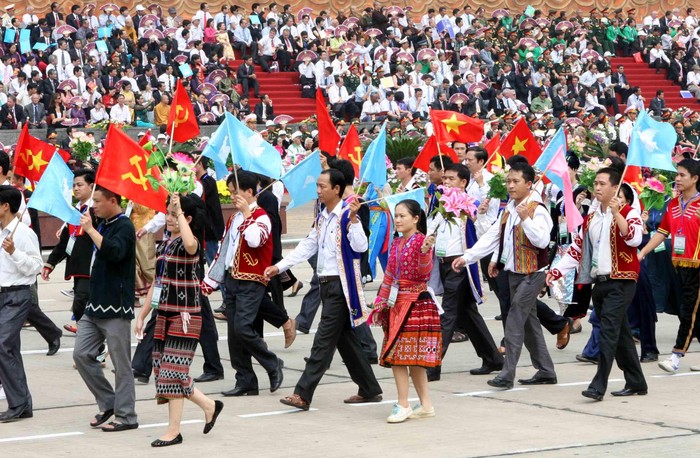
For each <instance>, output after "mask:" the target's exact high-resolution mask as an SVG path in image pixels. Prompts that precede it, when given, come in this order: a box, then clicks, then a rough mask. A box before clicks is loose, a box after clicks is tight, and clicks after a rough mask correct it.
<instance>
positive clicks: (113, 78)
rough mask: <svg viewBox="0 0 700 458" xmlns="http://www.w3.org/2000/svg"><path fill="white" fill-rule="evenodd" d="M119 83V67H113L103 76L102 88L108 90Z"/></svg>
mask: <svg viewBox="0 0 700 458" xmlns="http://www.w3.org/2000/svg"><path fill="white" fill-rule="evenodd" d="M117 81H119V76H117V67H111V68H110V69H109V72H108V73H107V74H106V75H104V76H102V86H104V88H105V89H107V90H109V88H111V87H114V85H115V84H117Z"/></svg>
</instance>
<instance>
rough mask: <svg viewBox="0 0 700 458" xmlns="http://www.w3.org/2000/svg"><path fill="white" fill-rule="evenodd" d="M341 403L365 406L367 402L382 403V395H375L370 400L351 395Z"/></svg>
mask: <svg viewBox="0 0 700 458" xmlns="http://www.w3.org/2000/svg"><path fill="white" fill-rule="evenodd" d="M343 402H344V403H345V404H365V403H368V402H382V395H381V394H377V395H376V396H372V397H370V398H363V397H362V396H360V395H359V394H353V395H352V396H350V397H349V398H347V399H345V400H344V401H343Z"/></svg>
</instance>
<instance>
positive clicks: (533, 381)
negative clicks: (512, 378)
mask: <svg viewBox="0 0 700 458" xmlns="http://www.w3.org/2000/svg"><path fill="white" fill-rule="evenodd" d="M518 383H519V384H521V385H556V384H557V378H556V377H532V378H527V379H522V378H521V379H520V380H518Z"/></svg>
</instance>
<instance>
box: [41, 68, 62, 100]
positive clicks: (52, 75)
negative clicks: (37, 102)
mask: <svg viewBox="0 0 700 458" xmlns="http://www.w3.org/2000/svg"><path fill="white" fill-rule="evenodd" d="M57 87H58V78H57V75H56V70H53V69H52V70H49V71H48V73H47V78H46V79H44V80H42V81H41V93H42V94H43V96H44V100H43V103H44V106H46V107H47V106H49V103H50V102H51V96H53V94H54V93H55V92H56V88H57Z"/></svg>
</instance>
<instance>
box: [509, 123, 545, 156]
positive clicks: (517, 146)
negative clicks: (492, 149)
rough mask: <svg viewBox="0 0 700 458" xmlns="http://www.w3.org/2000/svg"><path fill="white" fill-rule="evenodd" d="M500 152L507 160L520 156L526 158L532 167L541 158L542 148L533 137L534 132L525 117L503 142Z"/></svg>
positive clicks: (516, 124)
mask: <svg viewBox="0 0 700 458" xmlns="http://www.w3.org/2000/svg"><path fill="white" fill-rule="evenodd" d="M499 152H500V154H501V155H502V156H503V157H504V158H505V159H508V158H510V157H513V156H515V155H516V154H520V155H522V156H525V157H526V158H527V160H528V162H529V163H530V165H532V164H534V163H535V162H537V159H539V158H540V155H541V154H542V148H540V145H539V144H538V143H537V140H536V139H535V136H534V135H532V131H531V130H530V127H529V126H528V125H527V122H526V121H525V118H524V117H523V118H520V120H519V121H518V122H516V123H515V126H513V130H511V131H510V133H509V134H508V135H507V136H506V138H505V139H504V140H503V142H502V143H501V148H500V151H499Z"/></svg>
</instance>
